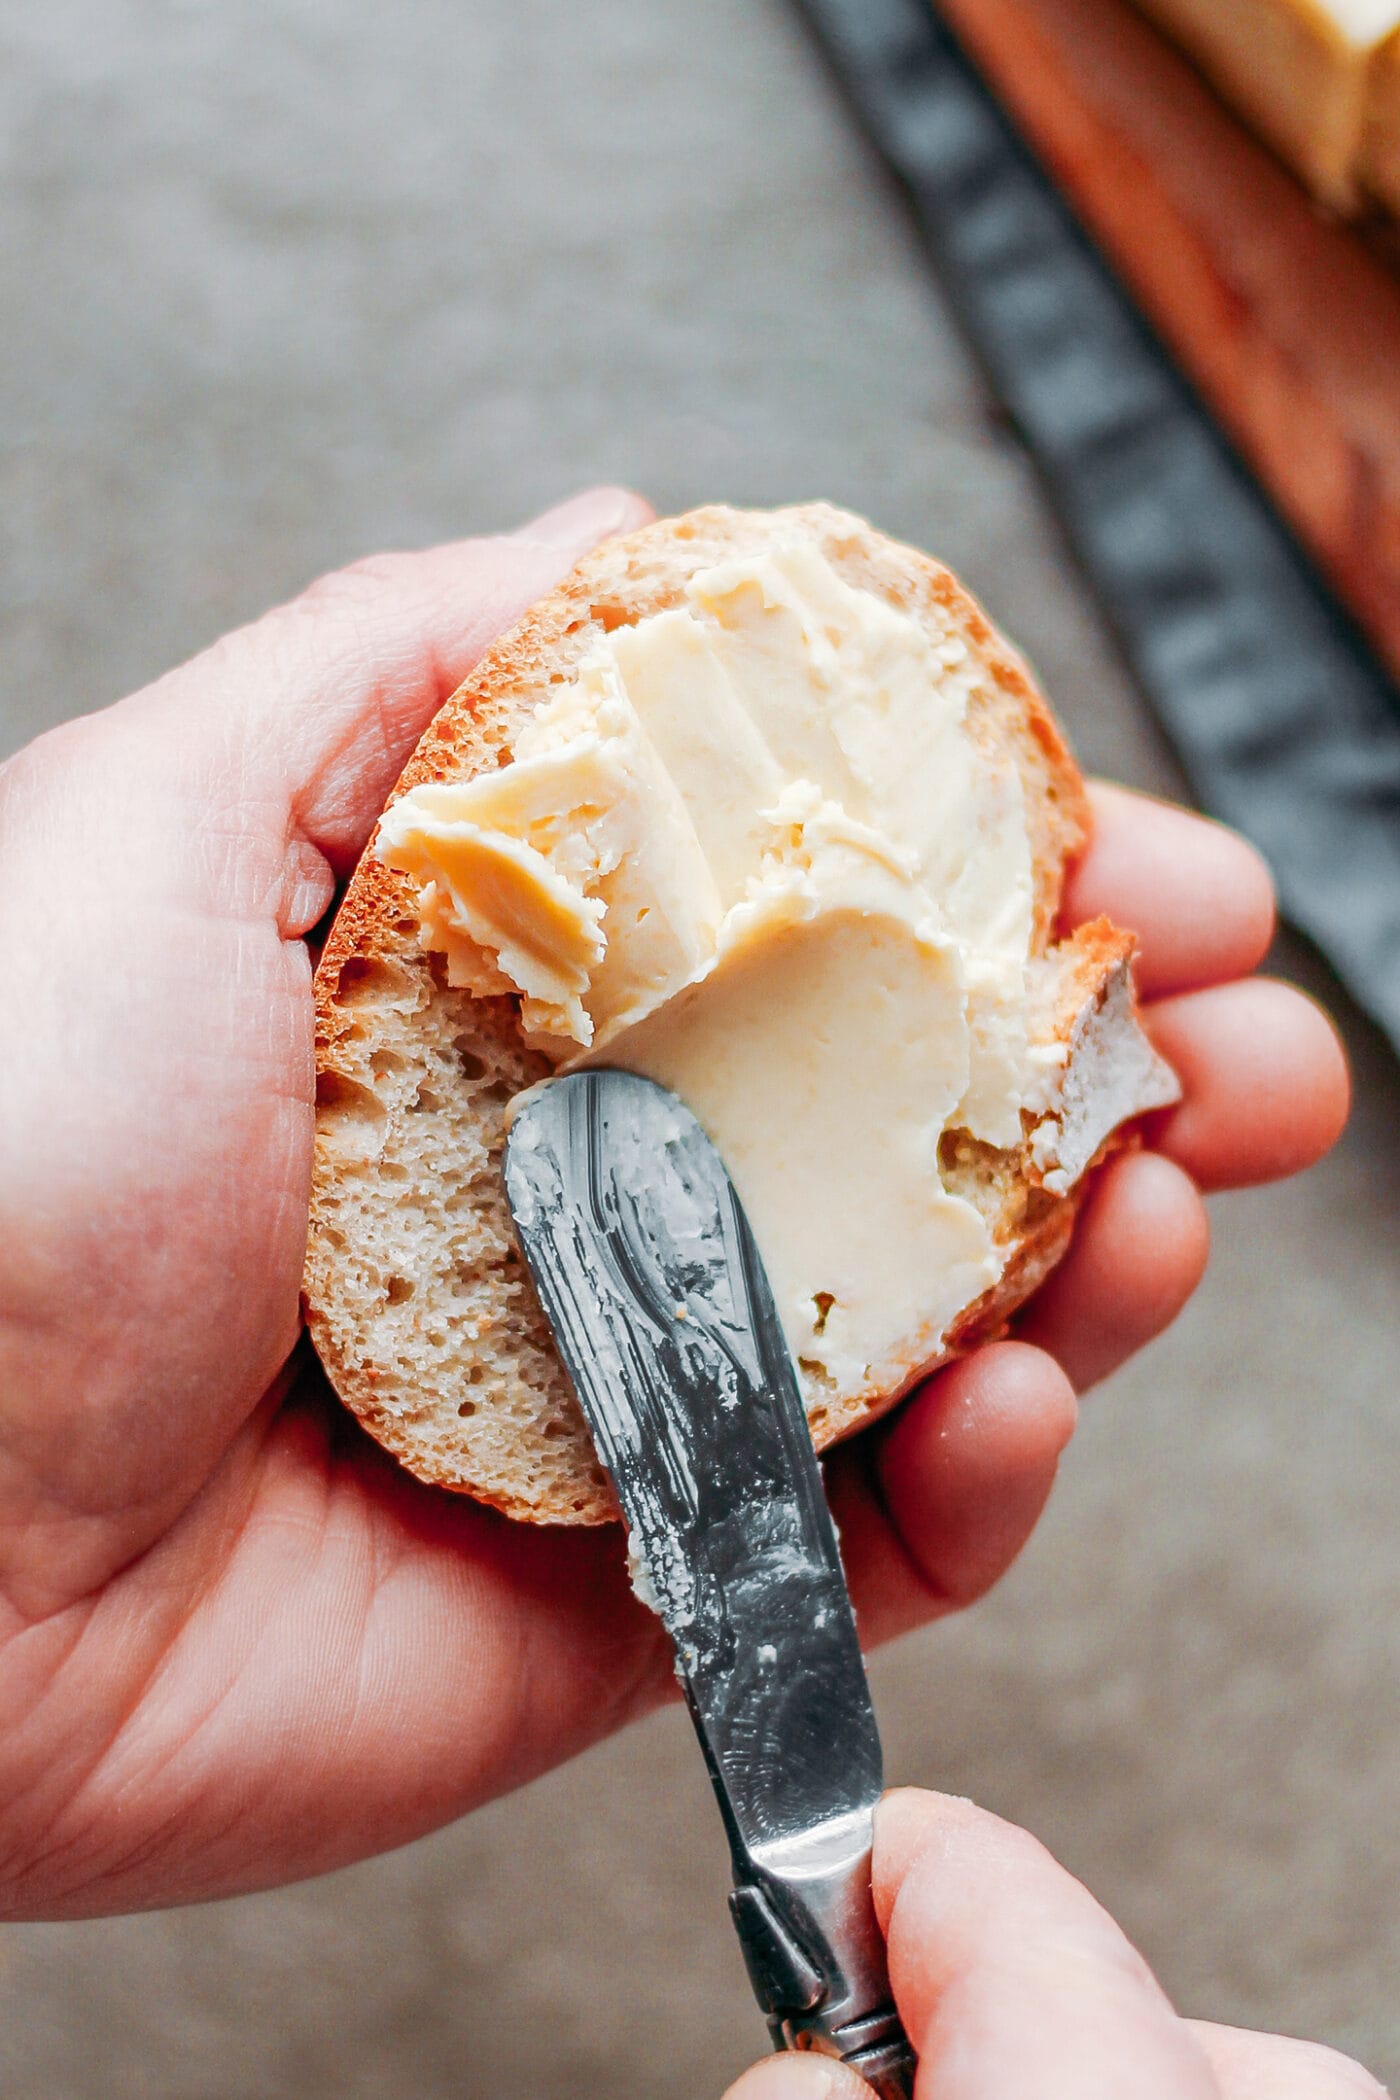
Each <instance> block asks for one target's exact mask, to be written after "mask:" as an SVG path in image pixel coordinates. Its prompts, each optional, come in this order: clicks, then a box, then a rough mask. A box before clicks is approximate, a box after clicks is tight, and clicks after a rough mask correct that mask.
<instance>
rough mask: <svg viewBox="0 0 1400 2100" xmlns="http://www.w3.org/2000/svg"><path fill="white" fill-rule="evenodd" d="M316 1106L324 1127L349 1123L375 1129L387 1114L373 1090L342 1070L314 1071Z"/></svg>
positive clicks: (381, 1123)
mask: <svg viewBox="0 0 1400 2100" xmlns="http://www.w3.org/2000/svg"><path fill="white" fill-rule="evenodd" d="M316 1108H317V1112H318V1114H319V1115H320V1117H321V1119H322V1128H323V1129H326V1128H329V1127H333V1126H334V1125H351V1126H360V1127H362V1128H364V1129H366V1130H378V1129H379V1128H380V1127H381V1126H382V1125H383V1124H384V1122H385V1121H386V1120H387V1117H388V1110H387V1109H386V1108H385V1106H384V1103H383V1102H382V1101H381V1100H380V1099H379V1096H378V1095H377V1094H376V1093H375V1092H374V1091H373V1089H372V1088H370V1087H367V1086H361V1085H360V1083H359V1081H358V1080H356V1079H348V1078H347V1077H346V1075H345V1074H344V1072H331V1071H325V1072H318V1073H317V1075H316Z"/></svg>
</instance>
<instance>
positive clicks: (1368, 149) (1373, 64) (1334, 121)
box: [1137, 0, 1400, 211]
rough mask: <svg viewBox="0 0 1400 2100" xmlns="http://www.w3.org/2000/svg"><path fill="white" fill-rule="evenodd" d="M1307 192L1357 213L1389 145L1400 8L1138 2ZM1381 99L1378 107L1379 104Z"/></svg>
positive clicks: (1278, 1)
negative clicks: (1383, 122)
mask: <svg viewBox="0 0 1400 2100" xmlns="http://www.w3.org/2000/svg"><path fill="white" fill-rule="evenodd" d="M1137 4H1138V6H1139V7H1140V8H1141V9H1142V11H1143V13H1144V14H1147V15H1150V16H1151V17H1152V18H1153V19H1154V21H1156V22H1158V23H1160V25H1161V26H1162V27H1163V28H1164V29H1166V30H1167V31H1168V32H1169V33H1170V34H1171V35H1172V36H1173V37H1174V38H1176V40H1177V41H1178V42H1179V43H1181V44H1182V45H1183V46H1184V47H1185V48H1186V49H1187V50H1188V51H1189V52H1190V53H1191V55H1192V56H1193V57H1194V58H1195V59H1196V60H1197V61H1198V63H1199V64H1200V65H1201V66H1202V68H1203V69H1204V70H1205V71H1206V72H1207V73H1208V74H1210V76H1211V78H1212V79H1213V80H1214V81H1215V82H1216V84H1217V85H1218V86H1219V87H1220V88H1221V90H1222V91H1223V93H1224V94H1225V95H1227V96H1228V98H1229V99H1230V101H1231V102H1233V103H1234V104H1235V105H1236V107H1237V108H1238V109H1239V110H1240V111H1241V112H1242V114H1243V115H1244V116H1246V117H1247V118H1248V119H1249V121H1250V122H1251V123H1252V124H1253V125H1254V126H1255V128H1256V129H1257V130H1258V131H1260V132H1261V133H1262V134H1263V136H1264V137H1265V138H1266V139H1268V140H1269V141H1270V143H1271V144H1272V145H1273V146H1274V147H1275V148H1276V149H1277V151H1278V152H1279V153H1280V154H1281V155H1282V156H1283V158H1284V159H1285V160H1287V161H1288V162H1289V163H1290V164H1291V165H1292V166H1293V167H1295V168H1296V169H1297V170H1298V172H1299V174H1300V175H1302V176H1303V178H1304V180H1305V181H1306V182H1307V183H1308V185H1309V187H1310V188H1311V189H1312V190H1313V191H1314V192H1315V194H1316V195H1317V196H1319V197H1321V198H1322V199H1323V200H1324V201H1325V202H1327V203H1329V204H1332V205H1335V206H1336V207H1337V209H1338V210H1340V211H1350V210H1353V209H1355V207H1356V205H1357V203H1358V199H1359V193H1360V188H1361V186H1362V185H1364V184H1365V183H1366V182H1367V181H1368V175H1369V171H1368V165H1367V163H1368V160H1370V159H1373V158H1378V157H1380V156H1381V155H1382V153H1383V150H1384V146H1385V144H1386V143H1388V140H1387V139H1386V138H1385V136H1384V133H1383V129H1382V127H1380V126H1378V123H1377V117H1376V115H1375V113H1374V112H1375V111H1376V110H1377V109H1379V108H1380V107H1382V106H1383V105H1384V100H1385V77H1386V68H1385V66H1384V64H1383V61H1382V54H1383V53H1384V52H1385V50H1386V47H1387V45H1388V44H1390V43H1391V42H1392V41H1393V39H1394V37H1395V33H1396V31H1397V30H1400V0H1137ZM1378 95H1379V97H1380V98H1381V99H1380V102H1377V96H1378Z"/></svg>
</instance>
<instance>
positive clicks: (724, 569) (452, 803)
mask: <svg viewBox="0 0 1400 2100" xmlns="http://www.w3.org/2000/svg"><path fill="white" fill-rule="evenodd" d="M983 676H984V673H983V672H982V671H981V669H980V667H979V665H978V664H977V663H976V662H975V660H974V659H973V658H972V656H971V655H970V653H969V652H968V650H967V648H966V646H965V644H964V643H963V642H962V641H961V639H960V638H958V637H957V636H956V635H955V634H954V633H953V632H952V631H951V629H950V630H949V632H948V634H947V635H946V636H945V637H944V638H942V639H941V640H940V638H939V637H938V636H937V635H936V634H935V635H933V636H930V634H929V633H928V632H927V631H926V628H925V626H924V625H923V624H921V622H920V621H919V620H915V619H914V618H913V617H912V616H911V615H909V614H907V613H905V612H902V611H901V610H899V609H898V608H897V607H895V606H892V605H889V604H887V603H885V601H884V600H883V599H881V598H878V597H876V596H875V595H874V594H873V593H870V592H867V591H863V590H859V589H856V588H854V587H852V586H851V585H850V584H848V583H847V582H845V581H844V580H843V579H842V578H841V577H840V576H838V575H837V573H836V572H835V570H834V569H833V568H832V567H831V565H830V564H829V563H828V562H827V561H826V559H825V558H824V557H823V556H822V554H821V553H820V552H819V551H818V550H817V549H816V548H814V547H812V546H811V545H809V544H807V543H805V542H803V541H800V540H797V539H795V538H794V539H793V540H792V541H791V542H779V543H777V544H775V545H772V546H770V548H769V549H768V550H767V551H766V552H765V553H764V554H762V555H761V556H758V557H755V558H744V559H735V560H733V561H727V562H724V563H720V564H717V565H715V566H714V567H712V568H710V569H707V570H704V571H702V572H701V573H700V574H698V575H697V576H695V577H694V578H693V579H692V581H691V583H690V585H689V587H688V590H687V593H686V601H685V603H684V604H683V605H681V606H678V607H676V608H674V609H673V610H671V611H667V612H664V613H660V614H657V615H655V616H653V617H651V618H647V619H644V620H641V621H639V622H638V623H637V624H636V625H635V626H632V627H623V628H619V629H617V630H615V631H614V632H613V633H612V634H610V635H608V636H607V637H606V638H603V639H601V640H600V641H599V643H598V645H597V647H596V649H595V651H594V652H593V653H592V654H591V655H590V656H589V658H588V659H587V661H586V662H585V663H584V664H583V665H581V667H580V669H579V671H578V673H577V675H576V677H575V678H574V679H573V681H572V682H570V683H569V684H567V685H565V686H561V687H559V688H558V689H557V690H555V691H554V692H552V693H551V694H550V696H549V697H548V698H546V699H545V700H544V701H543V702H542V704H541V705H540V707H539V708H538V709H537V710H536V712H535V713H534V714H533V715H532V716H531V717H530V719H529V721H528V723H527V725H526V726H525V728H524V730H523V731H522V733H521V735H520V736H519V738H518V740H517V743H516V746H515V750H514V754H513V762H512V763H511V764H509V765H506V766H504V767H501V768H500V769H498V770H497V771H496V772H494V773H491V774H486V775H481V776H478V777H477V778H476V779H473V780H468V781H464V782H461V783H453V784H448V785H437V786H432V787H423V788H418V789H414V790H412V791H411V792H410V793H408V794H406V795H404V796H403V797H401V798H400V800H399V801H398V802H397V803H396V804H395V805H394V806H393V808H392V809H391V810H390V811H389V812H388V814H387V815H386V817H385V819H384V822H383V824H382V825H381V828H380V832H379V835H378V844H377V850H378V852H379V853H380V855H381V857H382V858H383V859H385V860H386V861H387V862H389V863H390V864H391V865H392V866H395V867H398V868H402V869H404V870H406V871H407V872H408V873H410V874H411V875H413V876H414V877H415V878H416V879H417V881H418V882H419V884H420V889H419V910H420V914H421V917H422V923H423V935H424V939H425V941H426V942H427V943H428V944H429V945H430V946H432V947H435V948H437V949H439V950H441V951H442V952H443V953H444V954H445V956H446V958H447V967H448V975H449V979H450V980H451V981H452V982H454V983H462V984H466V985H471V986H476V987H485V988H491V987H492V986H494V985H498V984H499V982H500V981H502V980H504V981H505V982H506V983H508V984H510V985H513V986H515V987H516V988H517V989H518V990H519V991H520V992H521V994H522V1022H523V1025H524V1027H525V1028H526V1030H527V1032H528V1033H529V1035H530V1038H531V1040H532V1041H534V1042H535V1043H536V1044H537V1045H538V1046H540V1047H541V1048H542V1049H544V1050H545V1051H546V1053H547V1054H548V1055H549V1056H550V1057H551V1058H552V1059H553V1060H554V1062H555V1063H556V1065H557V1066H559V1067H560V1068H567V1067H568V1066H571V1065H574V1064H577V1063H580V1062H584V1061H588V1062H596V1063H603V1064H616V1065H622V1066H625V1067H627V1068H628V1069H630V1070H634V1071H639V1072H643V1073H645V1074H647V1075H648V1076H650V1077H652V1078H655V1079H657V1080H659V1081H661V1082H662V1083H663V1084H664V1085H667V1086H670V1087H672V1088H673V1089H674V1090H675V1091H676V1092H677V1093H678V1094H680V1095H681V1096H682V1098H683V1099H684V1100H685V1101H686V1102H687V1103H688V1104H689V1105H690V1107H691V1108H692V1109H693V1110H694V1111H695V1113H696V1114H697V1115H699V1117H700V1119H701V1121H702V1122H703V1123H704V1124H705V1126H706V1128H707V1129H708V1130H709V1131H710V1133H711V1135H712V1136H713V1137H714V1139H715V1140H716V1143H717V1144H718V1145H719V1148H720V1150H721V1152H722V1153H723V1155H724V1158H725V1160H726V1163H727V1164H728V1166H729V1169H730V1171H731V1173H732V1174H733V1176H734V1179H735V1183H736V1186H737V1187H738V1189H739V1193H740V1196H741V1198H742V1199H743V1202H744V1205H745V1208H746V1210H747V1211H748V1213H749V1216H750V1218H751V1220H752V1223H753V1227H754V1231H755V1233H756V1235H757V1238H758V1241H759V1245H760V1247H761V1249H762V1251H763V1254H764V1258H765V1262H766V1264H767V1266H768V1269H769V1273H770V1276H771V1278H772V1281H773V1287H774V1292H775V1296H776V1298H777V1302H778V1305H779V1310H780V1312H781V1315H782V1318H783V1321H784V1324H785V1328H786V1331H787V1334H788V1338H789V1341H790V1343H791V1346H792V1349H793V1353H794V1355H795V1356H796V1357H797V1359H798V1361H799V1364H800V1366H801V1368H802V1371H803V1375H804V1378H805V1379H806V1381H807V1384H808V1389H809V1398H812V1397H816V1396H817V1395H818V1394H819V1393H820V1392H822V1391H829V1390H830V1389H831V1388H832V1387H833V1386H834V1387H835V1388H836V1389H838V1390H840V1391H841V1392H843V1393H849V1392H852V1391H856V1390H860V1389H862V1388H864V1387H873V1388H876V1389H888V1388H889V1387H890V1386H891V1385H893V1384H895V1383H898V1382H899V1381H900V1379H901V1378H902V1376H903V1375H905V1374H907V1371H908V1370H909V1369H910V1368H911V1365H910V1363H909V1361H908V1351H909V1349H910V1347H911V1346H912V1345H915V1344H917V1349H918V1353H919V1354H921V1355H925V1356H927V1355H932V1354H933V1353H935V1352H936V1350H937V1347H938V1344H939V1342H940V1340H941V1339H942V1336H943V1334H944V1333H945V1331H946V1329H947V1327H948V1326H949V1325H950V1324H951V1322H952V1321H953V1320H954V1319H955V1318H956V1316H957V1315H958V1314H959V1313H961V1312H962V1311H963V1309H964V1308H965V1307H966V1306H967V1305H968V1304H969V1303H970V1302H971V1301H972V1300H974V1299H975V1298H977V1297H978V1296H979V1295H980V1294H981V1293H982V1292H983V1291H984V1290H986V1289H987V1288H988V1287H989V1286H990V1285H991V1284H993V1283H994V1282H995V1281H996V1279H997V1277H998V1275H999V1274H1000V1272H1001V1267H1002V1262H1003V1258H1004V1257H1003V1255H1002V1253H1001V1251H1000V1250H999V1249H997V1248H996V1247H995V1246H994V1245H993V1243H992V1240H991V1236H990V1233H989V1231H988V1228H987V1226H986V1224H985V1222H984V1221H983V1219H982V1216H981V1215H980V1213H979V1212H978V1211H977V1210H976V1209H975V1208H974V1207H973V1206H972V1205H971V1204H970V1203H968V1202H966V1201H965V1200H964V1199H963V1198H961V1197H959V1196H956V1195H954V1194H952V1193H951V1192H950V1191H949V1190H948V1189H946V1188H945V1187H944V1184H943V1181H942V1179H941V1177H940V1173H939V1143H940V1139H941V1138H942V1136H943V1133H944V1132H945V1131H946V1130H949V1129H958V1130H965V1131H968V1132H970V1133H971V1134H972V1135H973V1136H974V1137H976V1138H979V1139H982V1140H983V1141H985V1142H986V1143H988V1144H992V1145H1017V1144H1019V1143H1020V1142H1021V1140H1022V1137H1023V1135H1024V1132H1025V1129H1026V1128H1027V1127H1028V1125H1029V1123H1030V1122H1031V1120H1032V1119H1033V1118H1034V1116H1035V1115H1036V1114H1037V1113H1039V1112H1040V1111H1041V1110H1043V1109H1044V1108H1045V1107H1046V1106H1048V1104H1049V1102H1050V1097H1051V1093H1052V1091H1053V1084H1054V1082H1055V1081H1056V1080H1058V1078H1059V1077H1060V1075H1061V1066H1062V1060H1061V1059H1060V1058H1059V1057H1058V1056H1047V1052H1046V1048H1045V1046H1044V1045H1033V1044H1031V1043H1030V1042H1029V1041H1028V1036H1027V1020H1026V1015H1027V1011H1028V1005H1029V1002H1028V999H1027V972H1028V968H1029V958H1030V948H1031V935H1032V923H1033V869H1032V859H1031V848H1030V842H1029V839H1028V836H1027V827H1026V816H1025V810H1024V806H1023V802H1022V794H1021V785H1020V776H1019V773H1018V772H1017V770H1016V768H1015V767H1014V766H1013V765H1011V764H1010V763H1004V764H1001V765H996V764H988V762H987V758H986V754H985V753H984V752H983V751H981V750H980V749H979V748H978V746H977V744H976V743H975V741H974V738H973V736H972V734H971V733H970V729H969V709H970V707H971V706H972V705H974V704H975V702H976V699H977V694H978V686H979V681H980V680H981V679H982V677H983ZM901 1352H903V1353H902V1354H901Z"/></svg>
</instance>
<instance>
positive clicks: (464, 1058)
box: [452, 1035, 486, 1079]
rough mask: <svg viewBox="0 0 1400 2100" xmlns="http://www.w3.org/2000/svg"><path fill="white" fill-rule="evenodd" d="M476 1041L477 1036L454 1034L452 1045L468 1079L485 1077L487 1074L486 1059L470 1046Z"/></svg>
mask: <svg viewBox="0 0 1400 2100" xmlns="http://www.w3.org/2000/svg"><path fill="white" fill-rule="evenodd" d="M474 1041H475V1038H474V1037H473V1036H467V1035H454V1036H453V1038H452V1047H453V1049H454V1050H455V1051H456V1053H457V1062H458V1063H459V1064H460V1065H461V1067H462V1072H463V1075H464V1076H465V1077H466V1078H467V1079H484V1078H485V1076H486V1060H485V1058H484V1057H479V1056H478V1055H477V1052H476V1051H475V1050H474V1049H473V1048H471V1047H470V1045H471V1044H472V1043H473V1042H474Z"/></svg>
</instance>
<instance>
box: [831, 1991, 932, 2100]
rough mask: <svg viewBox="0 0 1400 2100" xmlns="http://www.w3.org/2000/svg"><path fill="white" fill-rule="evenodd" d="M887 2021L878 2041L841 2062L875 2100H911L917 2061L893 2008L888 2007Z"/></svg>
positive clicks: (912, 2099) (870, 2043)
mask: <svg viewBox="0 0 1400 2100" xmlns="http://www.w3.org/2000/svg"><path fill="white" fill-rule="evenodd" d="M888 2022H889V2025H888V2030H887V2032H886V2033H885V2035H884V2037H883V2038H882V2039H881V2040H878V2041H872V2042H868V2043H866V2044H864V2045H863V2046H862V2047H861V2048H860V2049H858V2050H857V2051H856V2053H855V2055H854V2056H843V2057H842V2059H841V2061H842V2062H843V2063H844V2064H848V2065H849V2066H850V2068H851V2070H853V2071H858V2072H859V2074H860V2076H861V2077H862V2078H863V2079H864V2080H865V2082H866V2084H867V2085H868V2086H870V2087H871V2088H872V2090H873V2091H874V2092H875V2093H876V2094H877V2095H878V2100H914V2073H915V2071H916V2070H917V2069H918V2062H917V2059H916V2058H915V2055H914V2051H913V2049H912V2048H911V2047H910V2045H909V2037H908V2035H906V2033H905V2032H904V2029H903V2027H902V2026H901V2024H900V2019H899V2014H898V2013H897V2012H896V2011H895V2009H894V2007H893V2006H891V2007H890V2008H889V2014H888Z"/></svg>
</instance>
